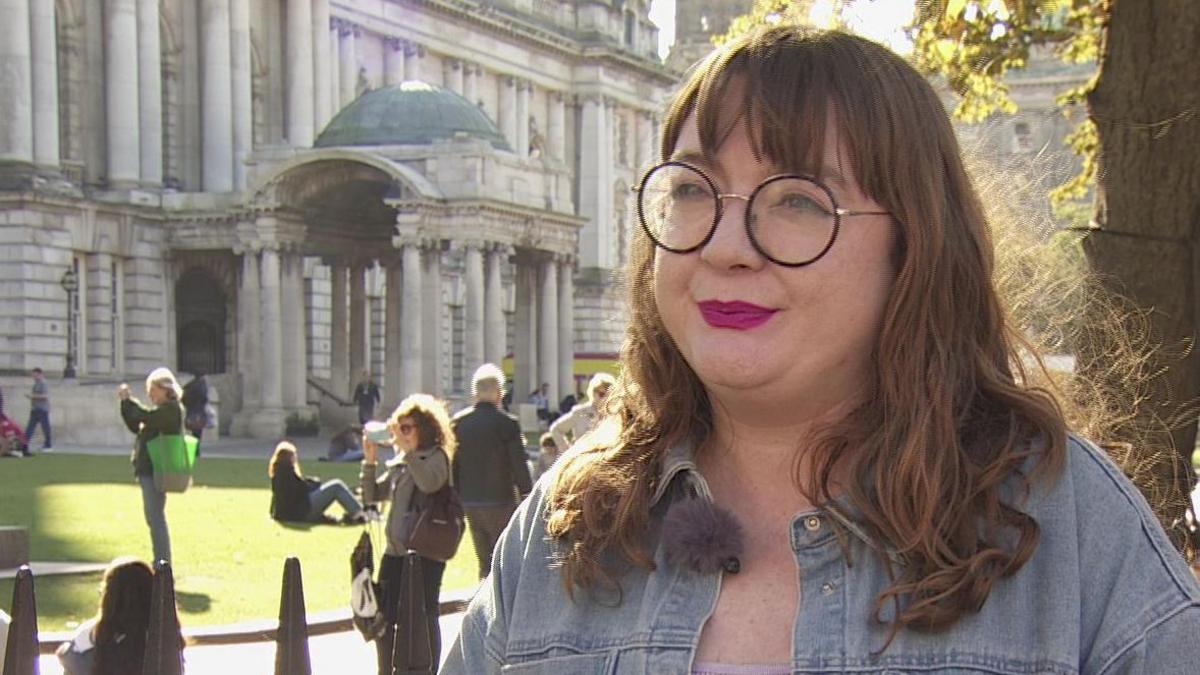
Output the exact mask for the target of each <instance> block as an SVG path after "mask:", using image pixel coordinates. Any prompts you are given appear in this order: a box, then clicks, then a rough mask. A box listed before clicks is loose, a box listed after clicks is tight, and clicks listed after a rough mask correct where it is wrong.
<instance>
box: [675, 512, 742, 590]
mask: <svg viewBox="0 0 1200 675" xmlns="http://www.w3.org/2000/svg"><path fill="white" fill-rule="evenodd" d="M663 543H664V544H665V545H666V548H667V562H669V563H670V564H672V565H679V566H682V567H684V568H687V569H690V570H693V571H695V572H699V573H700V574H712V573H714V572H720V571H721V570H725V571H728V572H733V573H736V572H737V571H738V570H737V568H738V567H740V565H741V562H740V560H739V556H741V554H742V525H741V523H739V522H738V521H737V518H734V516H733V514H732V513H730V512H729V511H726V510H725V509H722V508H720V507H718V506H716V505H715V504H713V503H711V502H709V501H706V500H704V499H698V498H685V499H680V500H679V501H677V502H675V503H674V504H672V505H671V508H669V509H667V515H666V517H665V518H664V519H663ZM731 568H732V569H731Z"/></svg>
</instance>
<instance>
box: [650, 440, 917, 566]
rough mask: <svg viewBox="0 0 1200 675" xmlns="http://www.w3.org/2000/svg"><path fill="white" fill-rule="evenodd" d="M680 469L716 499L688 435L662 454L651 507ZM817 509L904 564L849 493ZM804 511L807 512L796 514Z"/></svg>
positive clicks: (707, 497) (691, 482)
mask: <svg viewBox="0 0 1200 675" xmlns="http://www.w3.org/2000/svg"><path fill="white" fill-rule="evenodd" d="M680 473H683V474H684V480H686V481H687V482H688V484H689V486H690V487H691V489H692V490H693V492H694V493H695V495H696V496H697V497H699V498H701V499H704V500H706V501H709V502H711V501H713V496H712V492H711V491H710V490H709V488H708V481H706V480H705V479H704V476H703V475H701V473H700V469H699V467H697V465H696V444H695V441H694V440H693V439H691V438H687V439H684V440H683V441H680V442H678V443H676V444H674V445H672V446H671V447H670V448H668V449H667V452H666V454H664V455H663V458H662V471H660V472H659V478H658V484H657V485H656V486H655V487H654V494H653V496H652V497H651V498H650V506H651V507H654V506H655V505H656V504H658V502H659V501H661V500H662V498H663V496H664V495H665V494H666V493H667V488H668V487H670V485H671V481H673V480H674V479H675V476H677V475H678V474H680ZM816 510H817V511H820V512H822V513H824V514H825V515H827V516H829V517H830V518H833V519H834V520H835V521H837V523H838V524H839V525H840V526H841V527H842V528H843V529H844V530H845V531H846V532H848V533H850V534H851V535H853V536H854V537H855V538H857V539H859V540H861V541H862V542H863V543H864V544H866V545H867V546H869V547H870V548H873V549H875V550H877V551H881V552H883V553H886V555H887V557H888V558H889V559H890V560H891V561H892V562H893V563H895V564H898V565H899V564H903V557H902V556H901V555H900V554H899V553H898V552H897V551H896V550H895V549H894V548H892V547H890V546H881V545H880V543H879V542H878V541H877V540H875V539H872V538H871V537H869V536H868V535H867V533H866V531H865V530H863V528H862V526H861V525H859V524H858V522H856V515H857V513H858V509H856V508H854V505H853V504H852V503H851V501H850V498H849V497H848V496H847V495H845V494H842V495H839V496H838V497H835V498H834V499H833V501H832V502H831V503H830V504H827V505H826V506H825V507H823V508H818V509H816ZM802 515H804V514H797V517H800V516H802Z"/></svg>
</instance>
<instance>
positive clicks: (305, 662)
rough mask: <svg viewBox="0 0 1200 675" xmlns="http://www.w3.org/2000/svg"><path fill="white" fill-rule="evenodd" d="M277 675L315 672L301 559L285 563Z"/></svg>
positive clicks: (276, 647) (278, 637)
mask: <svg viewBox="0 0 1200 675" xmlns="http://www.w3.org/2000/svg"><path fill="white" fill-rule="evenodd" d="M275 675H312V662H311V661H310V660H309V658H308V616H307V615H306V613H305V611H304V579H303V578H302V577H301V575H300V559H299V558H296V557H291V558H288V559H287V561H286V562H284V563H283V593H282V594H281V595H280V598H279V631H278V633H276V635H275Z"/></svg>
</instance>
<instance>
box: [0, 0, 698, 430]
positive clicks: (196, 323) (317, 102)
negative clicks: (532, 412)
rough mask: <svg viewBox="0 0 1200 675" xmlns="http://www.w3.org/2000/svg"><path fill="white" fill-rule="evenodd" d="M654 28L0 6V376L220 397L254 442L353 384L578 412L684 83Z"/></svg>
mask: <svg viewBox="0 0 1200 675" xmlns="http://www.w3.org/2000/svg"><path fill="white" fill-rule="evenodd" d="M647 5H648V2H645V1H644V0H631V1H627V2H608V1H607V0H577V1H575V2H553V1H549V0H491V1H489V2H482V1H476V0H421V1H417V0H0V71H3V72H5V73H6V74H7V76H6V77H5V78H4V79H2V80H0V241H2V242H3V244H4V246H3V248H2V249H0V250H2V251H3V253H2V254H0V285H2V286H3V288H4V291H5V292H4V293H3V294H0V326H2V327H3V328H2V329H0V371H7V372H10V373H14V372H18V371H23V370H26V369H28V368H31V367H33V366H41V367H43V368H45V369H46V370H47V371H54V370H57V369H59V368H61V367H63V365H64V362H65V359H66V358H67V356H68V354H70V355H72V356H73V357H74V365H75V368H76V370H77V373H78V378H79V382H81V383H87V382H89V381H96V382H100V381H106V382H107V381H113V380H117V379H122V378H126V377H131V376H133V377H136V376H139V375H143V374H144V373H146V372H148V371H149V370H150V369H152V368H153V367H155V366H158V365H161V364H166V365H169V366H172V367H175V368H178V369H180V370H184V371H192V372H194V371H205V372H208V373H218V374H221V373H223V374H224V375H219V376H217V377H215V378H214V379H216V380H217V381H218V382H219V384H218V387H219V389H220V391H221V396H222V416H223V418H225V419H226V420H230V419H231V420H232V428H233V431H234V432H235V433H239V434H240V433H246V434H254V435H259V436H277V435H279V434H280V433H282V431H283V425H284V420H285V418H286V417H287V416H288V415H290V414H293V413H297V412H300V413H307V412H310V411H312V410H314V409H315V408H316V407H317V406H318V405H320V406H321V407H322V409H324V410H327V411H329V412H330V413H331V414H333V413H332V411H335V410H337V409H338V406H337V405H336V404H335V402H336V400H337V399H338V398H345V397H346V396H347V395H348V393H349V390H350V389H351V387H352V386H353V381H354V380H355V379H357V373H358V372H359V371H360V370H362V369H370V370H372V371H373V372H374V374H375V376H376V379H377V380H382V383H383V389H384V391H385V401H384V402H385V404H394V403H395V402H396V401H398V400H399V399H400V398H401V397H402V396H404V395H405V394H407V393H410V392H413V391H427V392H432V393H435V394H439V395H443V396H447V397H450V398H458V397H461V396H462V395H463V392H464V388H465V387H466V386H467V384H468V380H469V375H470V372H471V371H472V370H473V369H474V368H475V367H476V366H478V365H479V364H480V363H482V362H484V361H485V360H491V361H500V360H501V359H504V358H505V356H506V355H511V357H512V359H513V364H514V369H515V380H516V382H515V390H516V392H517V394H518V396H522V397H523V395H524V394H525V393H526V392H528V391H530V390H532V389H533V388H534V387H535V386H536V385H537V384H538V383H540V382H548V383H550V385H551V394H552V396H553V397H555V400H557V398H558V397H561V396H563V395H565V394H566V393H572V392H574V391H575V388H576V382H575V378H574V369H573V363H574V359H575V356H576V354H589V355H595V354H601V355H610V354H613V353H614V352H615V351H616V349H617V347H618V345H619V339H620V335H621V332H622V329H621V318H620V313H619V311H620V310H619V308H620V305H621V300H620V290H619V283H618V280H617V278H616V275H617V271H618V269H619V266H620V263H621V260H622V259H623V256H624V246H625V241H626V239H627V236H628V228H629V227H631V225H632V224H631V210H630V207H629V199H628V197H629V192H630V191H629V188H630V186H632V185H633V184H634V181H635V180H636V177H637V175H638V171H639V168H641V167H643V166H644V165H646V164H648V163H649V162H650V160H651V158H652V156H653V147H654V138H655V137H656V130H657V126H658V125H659V115H660V111H659V107H660V104H661V101H662V100H663V99H664V97H665V95H666V93H667V91H668V89H669V88H670V87H671V86H673V84H674V82H675V76H674V75H672V74H671V73H670V72H669V71H668V70H667V69H665V68H664V67H663V65H662V64H661V63H660V62H659V61H658V59H657V56H656V48H657V28H655V27H654V26H653V24H651V23H650V22H649V20H648V19H647V10H648V6H647ZM68 269H70V270H72V271H74V272H75V273H76V278H77V279H78V286H79V288H78V291H77V292H74V293H71V294H68V293H66V292H65V291H64V289H63V288H61V287H60V281H61V279H62V277H63V275H64V272H66V271H67V270H68ZM68 298H70V301H68ZM68 305H69V306H68ZM68 317H69V318H70V320H68ZM68 327H70V328H72V329H73V330H71V331H70V332H71V335H70V336H68ZM104 404H105V405H107V401H105V403H104Z"/></svg>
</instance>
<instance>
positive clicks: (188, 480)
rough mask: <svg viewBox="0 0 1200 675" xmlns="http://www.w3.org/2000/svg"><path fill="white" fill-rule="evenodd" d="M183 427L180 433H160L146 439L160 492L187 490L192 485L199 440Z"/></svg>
mask: <svg viewBox="0 0 1200 675" xmlns="http://www.w3.org/2000/svg"><path fill="white" fill-rule="evenodd" d="M182 427H183V425H180V429H179V433H178V434H159V435H158V436H155V437H154V438H151V439H150V440H148V441H146V453H147V454H148V455H150V464H151V465H153V466H154V487H155V489H157V490H158V491H159V492H186V491H187V489H188V488H189V487H191V486H192V469H193V468H194V467H195V466H196V447H197V445H199V441H197V440H196V437H195V436H192V435H191V434H188V433H185V432H184V430H183V428H182Z"/></svg>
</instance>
